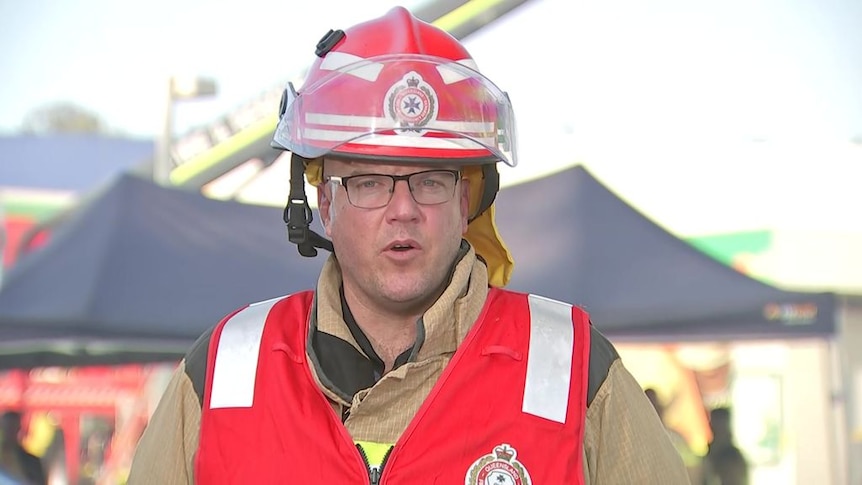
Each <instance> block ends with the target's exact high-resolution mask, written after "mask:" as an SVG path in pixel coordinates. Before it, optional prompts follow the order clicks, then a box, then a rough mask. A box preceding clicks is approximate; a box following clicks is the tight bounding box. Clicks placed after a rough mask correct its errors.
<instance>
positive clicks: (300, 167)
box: [283, 153, 500, 258]
mask: <svg viewBox="0 0 862 485" xmlns="http://www.w3.org/2000/svg"><path fill="white" fill-rule="evenodd" d="M308 162H309V159H307V158H304V157H301V156H299V155H297V154H295V153H291V154H290V195H289V196H288V199H287V206H285V208H284V215H283V219H284V223H285V224H287V238H288V240H289V241H290V242H292V243H293V244H296V248H297V250H298V251H299V254H301V255H303V256H305V257H307V258H313V257H315V256H317V250H318V249H325V250H327V251H329V252H330V253H331V252H332V251H333V249H332V241H330V240H329V239H326V238H325V237H323V236H321V235H320V234H318V233H316V232H314V231H312V230H311V229H310V226H311V222H312V221H313V220H314V216H313V212H312V211H311V207H309V205H308V197H307V196H306V195H305V166H306V164H307V163H308ZM482 178H483V184H482V185H483V186H482V196H481V198H480V200H479V207H478V208H477V210H476V213H475V214H473V215H471V216H470V221H473V219H475V218H477V217H479V216H480V215H482V213H483V212H485V211H486V210H488V208H489V207H491V204H493V203H494V199H495V198H496V196H497V191H498V190H499V189H500V174H499V172H498V171H497V166H496V164H485V165H482Z"/></svg>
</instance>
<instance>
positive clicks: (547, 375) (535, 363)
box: [521, 295, 575, 423]
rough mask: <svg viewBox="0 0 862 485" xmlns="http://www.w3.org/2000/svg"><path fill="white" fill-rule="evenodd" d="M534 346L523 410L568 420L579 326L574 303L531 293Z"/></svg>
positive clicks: (525, 384) (529, 362)
mask: <svg viewBox="0 0 862 485" xmlns="http://www.w3.org/2000/svg"><path fill="white" fill-rule="evenodd" d="M529 303H530V348H529V351H528V353H527V381H526V382H525V383H524V403H523V406H522V407H521V410H522V411H523V412H525V413H529V414H533V415H535V416H540V417H542V418H545V419H549V420H551V421H556V422H558V423H565V422H566V411H567V410H568V406H569V386H570V385H571V375H572V351H573V349H574V340H575V329H574V324H573V323H572V305H569V304H567V303H563V302H559V301H556V300H551V299H548V298H544V297H541V296H537V295H530V298H529Z"/></svg>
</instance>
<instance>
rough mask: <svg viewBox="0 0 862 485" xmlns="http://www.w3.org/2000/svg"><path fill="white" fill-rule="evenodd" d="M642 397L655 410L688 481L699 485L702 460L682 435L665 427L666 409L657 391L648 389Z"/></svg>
mask: <svg viewBox="0 0 862 485" xmlns="http://www.w3.org/2000/svg"><path fill="white" fill-rule="evenodd" d="M644 395H646V397H647V399H649V402H650V404H652V406H653V408H655V411H656V414H658V417H659V419H660V420H661V422H662V424H664V426H665V430H666V431H667V434H668V436H670V440H671V442H672V443H673V446H674V447H675V448H676V451H677V452H679V455H680V457H681V458H682V461H683V463H685V467H686V469H688V477H689V480H691V483H693V484H699V483H700V482H701V460H702V458H701V457H700V456H699V455H698V454H697V453H695V452H694V450H692V449H691V446H689V444H688V440H686V439H685V436H683V435H682V433H680V432H679V431H677V430H675V429H673V428H672V427H670V426H668V425H667V420H666V415H665V412H666V410H667V409H666V408H665V405H664V404H663V403H662V400H661V398H660V397H659V395H658V391H656V390H655V389H654V388H652V387H648V388H646V389H644Z"/></svg>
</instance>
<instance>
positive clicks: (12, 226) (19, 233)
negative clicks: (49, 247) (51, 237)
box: [2, 214, 48, 268]
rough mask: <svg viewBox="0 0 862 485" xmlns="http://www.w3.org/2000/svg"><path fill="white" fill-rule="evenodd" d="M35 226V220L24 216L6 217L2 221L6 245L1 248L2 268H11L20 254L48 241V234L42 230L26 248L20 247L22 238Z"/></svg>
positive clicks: (9, 215)
mask: <svg viewBox="0 0 862 485" xmlns="http://www.w3.org/2000/svg"><path fill="white" fill-rule="evenodd" d="M36 224H37V221H36V220H34V219H31V218H29V217H26V216H19V215H11V214H7V215H6V220H5V221H4V227H5V233H6V241H5V242H6V244H5V245H4V246H3V248H2V249H3V266H4V267H6V268H8V267H10V266H12V264H13V263H14V262H15V260H16V259H18V256H20V255H21V254H22V253H24V252H27V251H31V250H33V249H36V248H38V247H40V246H42V245H43V244H45V243H46V242H47V241H48V232H47V231H46V230H42V231H40V233H39V234H37V235H36V236H35V237H34V238H33V239H32V240H31V241H30V242H29V244H28V245H27V247H26V248H22V247H21V243H22V242H23V241H24V238H25V237H27V236H28V235H29V234H30V231H32V230H33V228H34V227H35V226H36Z"/></svg>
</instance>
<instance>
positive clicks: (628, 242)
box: [497, 166, 834, 339]
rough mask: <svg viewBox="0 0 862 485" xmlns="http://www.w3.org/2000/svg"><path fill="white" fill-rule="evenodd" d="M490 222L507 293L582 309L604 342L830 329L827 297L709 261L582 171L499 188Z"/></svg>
mask: <svg viewBox="0 0 862 485" xmlns="http://www.w3.org/2000/svg"><path fill="white" fill-rule="evenodd" d="M656 190H661V188H660V187H656ZM728 196H729V197H731V196H732V194H728ZM679 203H680V204H686V203H687V202H686V201H685V200H681V201H679ZM497 222H498V227H500V230H501V232H502V235H503V237H504V240H505V241H506V242H507V244H508V245H509V247H510V249H511V251H512V253H513V256H514V259H515V270H514V274H513V278H512V281H511V283H510V285H509V288H510V289H515V290H521V291H528V292H531V293H535V294H539V295H542V296H546V297H549V298H554V299H559V300H563V301H567V302H571V303H574V304H577V305H579V306H582V307H583V308H584V309H586V310H587V311H588V312H590V314H591V317H592V320H593V323H594V324H595V325H596V327H597V328H598V329H600V330H602V331H603V332H604V333H605V334H607V335H611V336H618V337H631V338H642V337H648V338H651V339H655V338H668V339H700V338H748V337H776V336H778V337H781V336H807V335H824V334H830V333H832V332H833V330H834V322H833V318H834V308H833V305H834V296H833V295H831V294H809V293H798V292H791V291H784V290H782V289H778V288H775V287H772V286H769V285H767V284H765V283H762V282H760V281H758V280H755V279H753V278H751V277H749V276H747V275H745V274H742V273H740V272H738V271H736V270H734V269H732V268H730V267H728V266H725V265H724V264H722V263H720V262H718V261H715V260H714V259H712V258H710V257H709V256H707V255H705V254H703V253H702V252H700V251H698V250H697V249H695V248H694V247H692V246H690V245H689V244H688V243H686V242H685V241H683V240H681V239H679V238H677V237H675V236H674V235H672V234H670V233H669V232H668V231H666V230H664V229H663V228H662V227H660V226H659V225H657V224H656V223H654V222H653V221H651V220H649V219H648V218H646V217H645V216H643V215H642V214H641V213H639V212H638V211H637V210H636V209H634V208H633V207H631V206H630V205H628V204H627V203H626V202H624V201H623V200H621V199H620V198H619V197H617V196H616V195H615V194H614V193H613V192H611V191H610V190H609V189H608V188H607V187H605V186H604V185H602V183H600V182H599V181H598V180H597V179H596V178H595V177H594V176H593V175H592V174H590V173H589V171H588V170H587V169H586V168H584V167H583V166H576V167H574V168H571V169H568V170H565V171H563V172H560V173H557V174H554V175H553V176H549V177H545V178H543V179H540V180H536V181H533V182H528V183H524V184H521V185H516V186H511V187H508V188H506V189H504V190H503V191H501V192H500V194H499V196H498V201H497Z"/></svg>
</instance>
